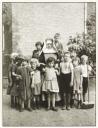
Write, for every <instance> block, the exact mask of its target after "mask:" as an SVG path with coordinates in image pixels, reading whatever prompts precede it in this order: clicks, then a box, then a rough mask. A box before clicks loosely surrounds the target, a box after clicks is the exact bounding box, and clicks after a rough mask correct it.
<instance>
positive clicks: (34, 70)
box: [30, 58, 41, 109]
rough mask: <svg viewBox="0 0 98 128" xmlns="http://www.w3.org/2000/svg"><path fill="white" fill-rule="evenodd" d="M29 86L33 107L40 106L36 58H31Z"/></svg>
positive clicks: (39, 81)
mask: <svg viewBox="0 0 98 128" xmlns="http://www.w3.org/2000/svg"><path fill="white" fill-rule="evenodd" d="M30 64H31V79H32V82H31V88H32V95H33V101H34V106H33V107H34V109H36V108H37V109H39V108H40V95H41V74H40V71H39V70H38V69H37V67H38V60H37V59H36V58H32V59H31V63H30Z"/></svg>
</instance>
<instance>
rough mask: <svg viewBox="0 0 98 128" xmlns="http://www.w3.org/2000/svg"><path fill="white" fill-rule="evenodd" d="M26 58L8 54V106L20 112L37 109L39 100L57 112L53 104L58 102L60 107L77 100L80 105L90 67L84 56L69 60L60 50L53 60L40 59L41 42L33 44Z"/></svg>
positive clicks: (84, 93)
mask: <svg viewBox="0 0 98 128" xmlns="http://www.w3.org/2000/svg"><path fill="white" fill-rule="evenodd" d="M36 47H37V50H34V51H33V55H32V58H31V60H30V61H28V60H27V59H26V58H25V57H23V56H19V55H12V57H11V60H12V61H11V64H10V68H9V86H10V87H11V91H10V95H11V107H12V108H17V109H19V111H20V112H22V111H23V110H24V109H25V108H26V109H27V110H28V111H32V109H40V107H41V106H42V104H41V103H43V102H44V101H43V99H44V100H45V102H46V105H47V106H46V108H47V110H50V109H52V110H53V111H58V109H57V107H56V105H55V103H56V100H57V99H59V100H60V101H61V106H62V110H65V109H66V110H70V108H71V107H73V106H74V101H75V100H77V107H78V108H80V106H81V104H82V102H85V97H86V93H87V88H88V76H89V73H90V71H91V67H90V66H89V65H88V64H87V62H88V56H86V55H82V56H81V59H79V58H78V57H77V56H75V57H73V58H72V59H71V57H70V52H69V51H66V52H62V53H63V54H62V55H61V58H60V59H59V61H57V60H56V59H55V58H54V57H48V59H47V60H45V58H44V53H43V52H42V44H41V42H37V43H36Z"/></svg>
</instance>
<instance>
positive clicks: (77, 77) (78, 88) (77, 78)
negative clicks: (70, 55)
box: [72, 57, 82, 108]
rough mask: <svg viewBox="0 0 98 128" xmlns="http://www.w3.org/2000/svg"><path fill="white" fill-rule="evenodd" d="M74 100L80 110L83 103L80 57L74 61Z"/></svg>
mask: <svg viewBox="0 0 98 128" xmlns="http://www.w3.org/2000/svg"><path fill="white" fill-rule="evenodd" d="M72 62H73V67H74V69H73V99H74V100H75V98H76V100H77V101H78V106H77V107H78V108H80V106H81V102H82V72H81V67H80V65H79V63H80V59H79V58H78V57H76V58H74V59H73V61H72Z"/></svg>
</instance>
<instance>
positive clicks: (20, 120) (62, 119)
mask: <svg viewBox="0 0 98 128" xmlns="http://www.w3.org/2000/svg"><path fill="white" fill-rule="evenodd" d="M90 84H91V85H92V86H90V90H91V92H90V95H91V100H93V101H95V83H94V82H92V81H91V82H90ZM9 103H10V97H9V96H7V95H6V92H5V90H3V126H95V107H94V108H92V109H88V110H81V109H76V108H73V109H71V110H70V111H66V110H61V109H60V108H59V111H58V112H53V111H46V110H45V109H43V108H42V109H41V110H33V111H32V112H28V111H26V110H25V111H24V112H22V113H20V112H18V111H17V110H14V109H11V108H10V106H9Z"/></svg>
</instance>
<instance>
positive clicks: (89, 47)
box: [67, 15, 96, 62]
mask: <svg viewBox="0 0 98 128" xmlns="http://www.w3.org/2000/svg"><path fill="white" fill-rule="evenodd" d="M86 27H87V34H85V33H82V34H76V36H75V37H74V38H72V36H70V38H69V42H68V44H67V45H68V49H69V51H73V50H75V51H76V52H77V54H78V56H81V55H83V54H86V55H88V56H89V59H90V60H91V61H93V62H95V61H96V17H95V15H91V16H90V17H89V18H88V19H87V24H86Z"/></svg>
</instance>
